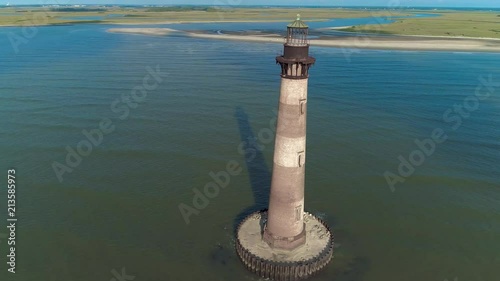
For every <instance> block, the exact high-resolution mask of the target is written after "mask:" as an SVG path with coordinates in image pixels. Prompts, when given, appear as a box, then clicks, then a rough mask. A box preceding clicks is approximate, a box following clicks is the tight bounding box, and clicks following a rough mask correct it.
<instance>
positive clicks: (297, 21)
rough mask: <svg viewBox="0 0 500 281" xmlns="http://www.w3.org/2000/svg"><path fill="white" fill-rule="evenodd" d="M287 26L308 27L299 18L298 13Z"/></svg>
mask: <svg viewBox="0 0 500 281" xmlns="http://www.w3.org/2000/svg"><path fill="white" fill-rule="evenodd" d="M288 27H289V28H309V26H307V24H306V23H305V22H303V21H302V20H301V19H300V14H297V19H296V20H295V21H293V22H292V23H290V24H289V25H288Z"/></svg>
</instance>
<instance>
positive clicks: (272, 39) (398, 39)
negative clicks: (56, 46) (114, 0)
mask: <svg viewBox="0 0 500 281" xmlns="http://www.w3.org/2000/svg"><path fill="white" fill-rule="evenodd" d="M107 31H108V32H111V33H128V34H141V35H155V36H162V35H168V34H170V33H172V32H179V33H183V34H185V35H186V36H190V37H196V38H206V39H219V40H236V41H250V42H263V43H283V41H284V39H283V37H280V36H276V35H274V34H262V35H238V34H207V33H201V32H185V31H178V30H175V29H170V28H111V29H108V30H107ZM310 44H311V45H312V46H323V47H338V48H360V49H384V50H421V51H466V52H500V39H493V38H461V37H445V36H395V35H394V36H384V37H381V36H374V35H358V36H342V37H328V38H319V39H313V40H311V41H310Z"/></svg>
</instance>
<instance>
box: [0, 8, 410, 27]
mask: <svg viewBox="0 0 500 281" xmlns="http://www.w3.org/2000/svg"><path fill="white" fill-rule="evenodd" d="M92 9H94V10H92ZM103 9H104V10H103ZM297 13H300V14H301V15H302V18H303V19H304V20H307V21H319V20H329V19H332V18H358V17H379V16H387V14H388V12H384V11H369V10H350V9H340V8H335V9H334V8H328V9H314V8H300V9H284V8H235V7H234V8H233V7H206V6H205V7H201V6H200V7H195V6H179V7H155V8H152V7H146V8H137V7H134V8H124V7H109V8H102V7H97V6H96V8H92V7H85V8H84V9H83V10H79V8H78V9H77V8H68V10H60V9H59V10H57V11H53V10H51V9H47V8H40V7H27V8H24V9H23V10H22V11H16V10H15V9H14V8H4V9H0V25H22V24H30V25H51V24H60V23H65V22H69V20H68V18H73V19H72V20H70V21H71V22H73V23H74V21H75V18H77V17H80V16H87V17H89V16H102V17H106V16H107V15H109V14H123V15H125V16H124V17H112V18H105V19H103V20H102V21H101V23H108V24H113V23H126V24H137V23H152V24H153V23H162V22H213V21H240V22H241V21H291V20H293V19H295V18H296V15H297ZM389 15H396V16H404V15H409V13H396V14H391V13H389ZM35 18H36V19H37V21H36V22H35V21H34V20H33V19H35ZM19 20H22V23H21V24H20V21H19ZM82 22H85V23H87V22H88V21H84V20H82Z"/></svg>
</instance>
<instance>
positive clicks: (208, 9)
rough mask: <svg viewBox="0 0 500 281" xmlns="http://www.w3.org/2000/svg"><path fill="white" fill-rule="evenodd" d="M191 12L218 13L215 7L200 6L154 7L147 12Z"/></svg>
mask: <svg viewBox="0 0 500 281" xmlns="http://www.w3.org/2000/svg"><path fill="white" fill-rule="evenodd" d="M189 11H204V12H215V11H217V9H216V8H213V7H199V6H172V7H153V8H149V9H147V10H146V12H189Z"/></svg>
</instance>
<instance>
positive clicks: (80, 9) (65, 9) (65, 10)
mask: <svg viewBox="0 0 500 281" xmlns="http://www.w3.org/2000/svg"><path fill="white" fill-rule="evenodd" d="M50 11H52V12H105V11H106V9H103V8H71V7H70V8H51V9H50Z"/></svg>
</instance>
